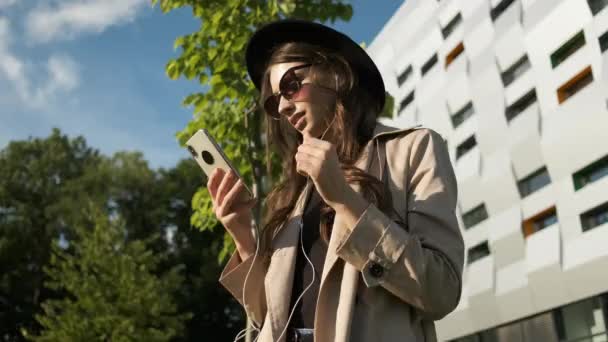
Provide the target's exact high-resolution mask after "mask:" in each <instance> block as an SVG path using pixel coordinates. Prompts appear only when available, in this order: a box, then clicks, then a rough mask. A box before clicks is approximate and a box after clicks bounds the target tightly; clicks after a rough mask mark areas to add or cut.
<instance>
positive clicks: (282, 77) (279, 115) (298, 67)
mask: <svg viewBox="0 0 608 342" xmlns="http://www.w3.org/2000/svg"><path fill="white" fill-rule="evenodd" d="M315 64H317V63H306V64H302V65H296V66H294V67H291V68H289V69H287V71H285V73H284V74H283V76H281V79H280V80H279V91H277V92H275V93H273V94H271V95H269V96H268V97H266V99H265V100H264V105H263V106H264V111H265V112H266V114H268V116H270V117H271V118H272V119H273V120H281V116H282V115H281V113H279V110H278V106H279V103H280V101H281V99H280V97H281V96H283V97H284V98H285V99H286V100H288V101H291V99H292V98H294V97H295V96H297V94H298V93H299V92H300V91H301V90H302V88H303V86H304V85H311V86H314V87H316V88H320V89H326V90H329V91H331V92H333V93H335V92H336V90H335V89H332V88H328V87H324V86H321V85H318V84H313V83H303V82H302V80H300V79H299V78H297V77H295V79H296V83H297V85H298V88H297V90H295V91H294V92H293V93H292V94H291V95H288V94H285V93H284V92H283V91H282V90H281V84H283V80H284V79H285V76H287V75H288V74H290V73H292V74H294V75H295V70H298V69H303V68H307V67H311V66H313V65H315ZM272 98H278V99H279V100H278V101H277V108H276V110H275V112H276V114H277V115H276V116H275V115H273V114H269V112H268V110H267V105H266V104H267V103H268V101H269V100H270V99H272Z"/></svg>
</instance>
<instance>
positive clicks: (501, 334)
mask: <svg viewBox="0 0 608 342" xmlns="http://www.w3.org/2000/svg"><path fill="white" fill-rule="evenodd" d="M496 337H498V338H497V341H498V342H524V336H523V329H522V324H521V322H516V323H511V324H508V325H504V326H502V327H498V328H496Z"/></svg>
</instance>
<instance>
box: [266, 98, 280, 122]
mask: <svg viewBox="0 0 608 342" xmlns="http://www.w3.org/2000/svg"><path fill="white" fill-rule="evenodd" d="M278 99H280V95H270V96H268V98H267V99H266V101H264V110H265V111H266V113H267V114H268V115H270V116H272V117H273V118H278V117H279V101H278Z"/></svg>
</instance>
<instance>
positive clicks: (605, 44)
mask: <svg viewBox="0 0 608 342" xmlns="http://www.w3.org/2000/svg"><path fill="white" fill-rule="evenodd" d="M599 41H600V50H601V51H602V52H605V51H606V50H608V31H606V32H604V34H602V35H601V36H600V38H599Z"/></svg>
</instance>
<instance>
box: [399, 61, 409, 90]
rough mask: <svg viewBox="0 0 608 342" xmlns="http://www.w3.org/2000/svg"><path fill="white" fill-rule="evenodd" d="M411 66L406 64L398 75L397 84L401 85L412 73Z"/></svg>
mask: <svg viewBox="0 0 608 342" xmlns="http://www.w3.org/2000/svg"><path fill="white" fill-rule="evenodd" d="M412 70H413V69H412V66H411V65H410V66H408V67H407V68H406V69H405V70H404V71H403V72H402V73H401V74H400V75H399V76H398V77H397V84H398V85H399V86H401V85H402V84H403V83H404V82H405V81H406V80H407V79H408V78H409V77H410V75H411V74H412Z"/></svg>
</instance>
